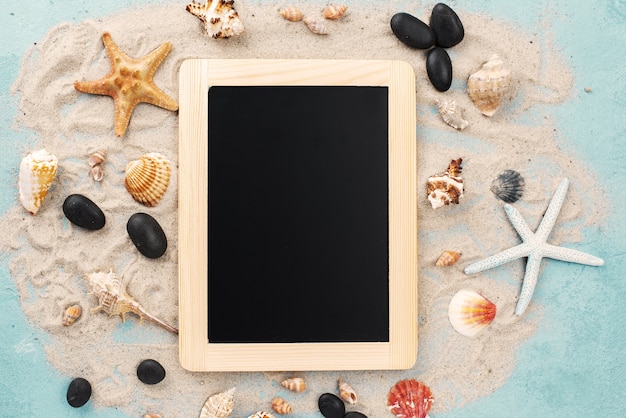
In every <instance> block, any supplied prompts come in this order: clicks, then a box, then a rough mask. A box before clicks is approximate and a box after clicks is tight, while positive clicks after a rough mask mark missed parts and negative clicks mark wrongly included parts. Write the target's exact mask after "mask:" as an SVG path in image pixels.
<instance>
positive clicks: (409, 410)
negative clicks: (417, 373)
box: [387, 379, 434, 418]
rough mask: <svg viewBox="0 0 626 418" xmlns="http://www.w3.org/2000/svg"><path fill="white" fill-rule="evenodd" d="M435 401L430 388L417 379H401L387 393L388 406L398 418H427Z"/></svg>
mask: <svg viewBox="0 0 626 418" xmlns="http://www.w3.org/2000/svg"><path fill="white" fill-rule="evenodd" d="M433 401H434V398H433V394H432V392H431V391H430V388H429V387H428V386H426V385H425V384H424V383H422V382H418V381H417V380H415V379H408V380H401V381H400V382H398V383H396V384H395V385H394V386H393V387H392V388H391V390H390V391H389V394H388V395H387V407H388V408H389V411H391V413H392V414H394V415H395V416H397V417H398V418H425V417H426V416H427V415H428V411H430V408H431V407H432V404H433Z"/></svg>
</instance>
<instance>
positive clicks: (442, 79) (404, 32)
mask: <svg viewBox="0 0 626 418" xmlns="http://www.w3.org/2000/svg"><path fill="white" fill-rule="evenodd" d="M391 30H392V31H393V34H394V35H396V37H397V38H398V39H399V40H400V41H402V42H403V43H404V44H406V45H407V46H410V47H411V48H417V49H429V48H432V47H433V46H434V48H432V49H431V50H430V51H428V56H427V57H426V72H427V73H428V78H429V80H430V82H431V83H432V85H433V87H435V88H436V89H437V90H439V91H447V90H448V89H449V88H450V85H451V84H452V61H451V60H450V56H449V55H448V53H447V52H446V50H445V49H444V48H450V47H453V46H454V45H456V44H458V43H459V42H461V41H462V40H463V37H464V36H465V30H464V29H463V23H461V19H459V16H457V14H456V13H455V12H454V10H452V9H451V8H450V7H449V6H447V5H445V4H443V3H437V4H436V5H435V7H433V11H432V13H431V15H430V26H428V25H427V24H426V23H424V22H422V21H421V20H419V19H418V18H416V17H415V16H412V15H410V14H408V13H396V14H395V15H393V17H392V18H391Z"/></svg>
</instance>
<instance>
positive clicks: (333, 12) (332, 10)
mask: <svg viewBox="0 0 626 418" xmlns="http://www.w3.org/2000/svg"><path fill="white" fill-rule="evenodd" d="M347 10H348V6H344V5H339V6H335V5H332V4H331V5H328V6H326V7H325V8H324V11H323V12H322V15H323V16H324V18H326V19H330V20H337V19H339V18H340V17H342V16H343V15H344V14H346V11H347Z"/></svg>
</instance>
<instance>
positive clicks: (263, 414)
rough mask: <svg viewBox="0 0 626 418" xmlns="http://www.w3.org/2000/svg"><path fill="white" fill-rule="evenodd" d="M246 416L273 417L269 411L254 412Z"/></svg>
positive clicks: (252, 417) (256, 417)
mask: <svg viewBox="0 0 626 418" xmlns="http://www.w3.org/2000/svg"><path fill="white" fill-rule="evenodd" d="M248 418H275V417H274V415H272V414H270V413H269V412H264V411H259V412H257V413H255V414H252V415H250V416H248Z"/></svg>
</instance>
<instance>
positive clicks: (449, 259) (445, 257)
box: [435, 250, 461, 267]
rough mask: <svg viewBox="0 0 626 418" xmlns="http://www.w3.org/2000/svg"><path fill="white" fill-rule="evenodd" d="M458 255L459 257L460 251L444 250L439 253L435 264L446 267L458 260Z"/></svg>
mask: <svg viewBox="0 0 626 418" xmlns="http://www.w3.org/2000/svg"><path fill="white" fill-rule="evenodd" d="M459 257H461V253H459V252H456V251H451V250H446V251H444V252H442V253H441V255H440V256H439V258H438V259H437V262H435V265H436V266H437V267H447V266H451V265H453V264H454V263H456V262H457V261H459Z"/></svg>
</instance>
